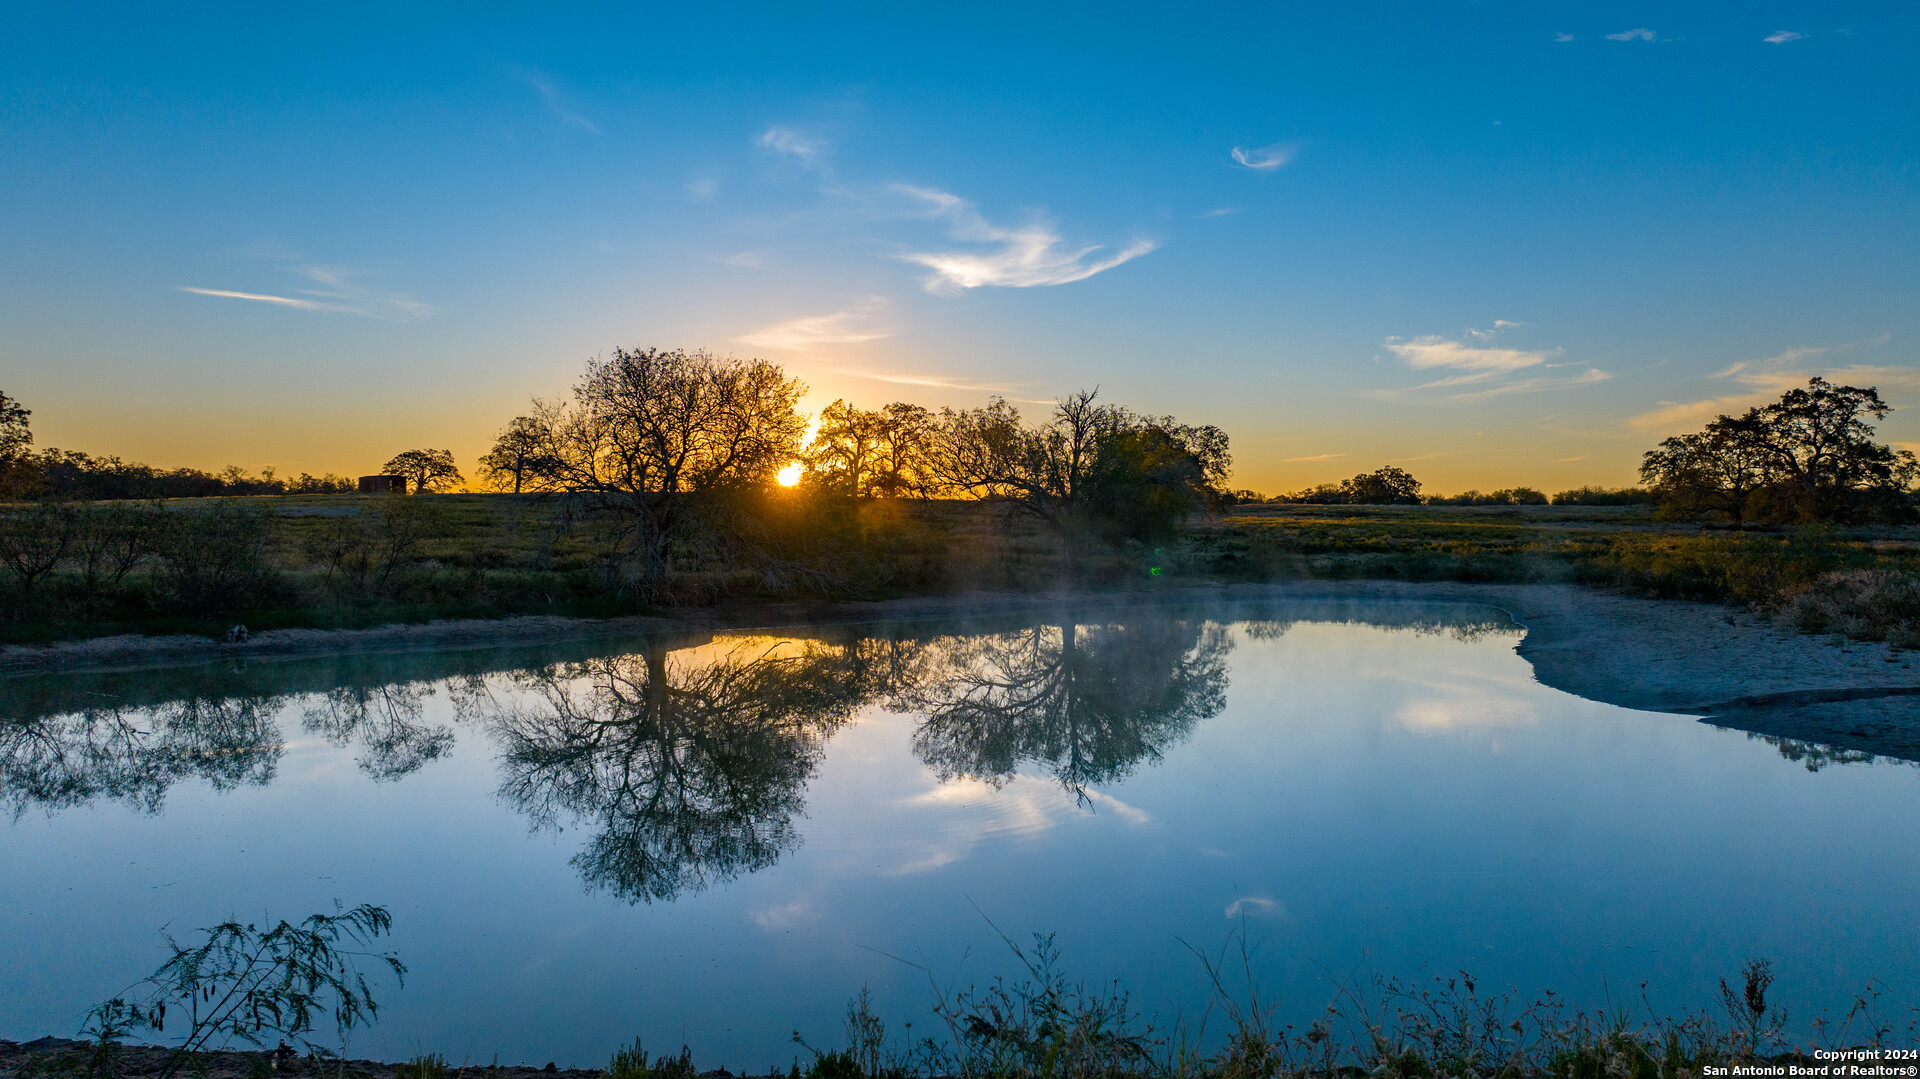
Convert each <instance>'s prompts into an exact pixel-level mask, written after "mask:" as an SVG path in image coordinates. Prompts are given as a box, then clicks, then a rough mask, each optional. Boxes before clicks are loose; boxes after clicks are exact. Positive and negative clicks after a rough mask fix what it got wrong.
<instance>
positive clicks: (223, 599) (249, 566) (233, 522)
mask: <svg viewBox="0 0 1920 1079" xmlns="http://www.w3.org/2000/svg"><path fill="white" fill-rule="evenodd" d="M272 526H273V522H272V519H271V518H269V517H268V516H267V515H266V514H265V513H263V512H260V511H257V510H251V509H246V508H243V507H240V506H236V505H232V504H230V503H221V504H218V505H216V506H214V507H213V508H212V509H209V510H202V511H199V512H196V513H181V514H178V515H177V516H173V517H172V518H171V519H169V520H168V521H166V522H165V524H164V526H163V527H162V528H160V529H159V530H158V536H157V537H156V538H157V539H158V541H159V542H158V551H157V553H158V555H159V558H160V574H159V581H158V584H159V599H160V600H161V602H163V603H165V604H168V605H170V606H173V607H175V608H177V609H178V610H180V611H181V612H184V613H187V614H233V613H238V612H240V611H244V610H247V609H248V608H251V607H255V606H258V605H261V604H264V603H267V602H270V601H272V600H274V599H276V598H278V596H279V594H280V593H281V591H282V590H283V588H284V582H283V581H282V578H281V576H280V572H279V571H278V570H277V569H275V568H274V567H273V565H272V564H271V563H270V562H269V561H268V557H267V556H268V547H269V544H270V543H271V541H272V538H273V527H272Z"/></svg>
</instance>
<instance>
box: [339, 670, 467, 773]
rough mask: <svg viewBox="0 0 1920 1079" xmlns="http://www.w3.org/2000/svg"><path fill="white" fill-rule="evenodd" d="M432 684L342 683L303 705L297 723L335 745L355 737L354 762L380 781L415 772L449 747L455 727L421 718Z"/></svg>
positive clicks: (342, 743) (431, 690) (447, 751)
mask: <svg viewBox="0 0 1920 1079" xmlns="http://www.w3.org/2000/svg"><path fill="white" fill-rule="evenodd" d="M431 696H433V686H432V685H431V684H430V683H426V682H404V683H397V684H394V685H386V686H340V687H338V688H335V689H330V690H328V691H327V692H326V693H325V694H324V695H323V696H322V697H321V698H320V702H319V703H318V704H316V705H314V706H313V707H312V708H309V709H307V711H306V715H305V716H303V717H302V720H301V725H302V726H304V727H305V728H306V729H307V730H308V731H309V732H311V733H313V734H317V735H320V736H321V737H323V738H325V739H326V740H327V741H329V742H332V743H333V744H334V745H336V746H345V745H347V744H348V743H350V742H352V741H353V740H354V739H355V738H358V739H359V741H360V745H361V746H362V755H361V756H360V757H358V758H356V760H355V763H357V764H359V765H360V769H361V770H362V771H364V772H366V773H367V775H369V776H371V777H373V780H374V782H376V783H383V782H386V781H388V780H393V779H399V778H400V777H401V776H404V775H408V774H410V773H412V772H414V771H417V770H418V769H419V767H420V766H421V765H423V764H425V763H427V762H428V761H430V760H436V759H438V758H440V757H442V756H445V755H446V754H447V753H449V752H451V751H452V749H453V728H451V727H448V726H447V725H445V724H443V723H441V724H429V723H423V722H421V717H422V715H424V714H425V712H426V699H427V698H428V697H431Z"/></svg>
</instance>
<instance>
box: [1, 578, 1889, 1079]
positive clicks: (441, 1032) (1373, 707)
mask: <svg viewBox="0 0 1920 1079" xmlns="http://www.w3.org/2000/svg"><path fill="white" fill-rule="evenodd" d="M1520 633H1521V631H1520V630H1519V629H1518V627H1515V626H1513V625H1512V624H1511V623H1510V622H1508V621H1507V620H1506V619H1505V617H1504V616H1503V615H1501V614H1499V613H1498V612H1495V611H1492V610H1490V609H1487V608H1480V607H1474V606H1467V605H1456V606H1447V605H1421V604H1408V603H1397V602H1391V601H1343V602H1338V603H1335V602H1313V601H1286V602H1280V603H1261V604H1259V605H1257V606H1249V605H1235V606H1225V605H1222V606H1219V607H1212V608H1209V607H1194V606H1181V607H1158V608H1151V607H1140V606H1133V607H1128V608H1125V609H1116V608H1107V609H1101V608H1089V609H1080V610H1062V611H1058V612H1051V613H1036V614H1034V615H1031V616H1000V617H995V618H992V619H978V620H973V621H961V622H951V623H926V624H901V625H871V626H859V627H844V626H843V627H828V628H822V629H812V630H792V631H779V632H767V633H761V634H740V635H727V636H718V637H712V638H707V637H689V638H682V639H673V640H632V641H596V642H586V643H575V644H555V645H552V646H548V647H545V648H542V649H531V650H518V651H510V650H500V651H475V652H448V653H437V654H406V655H394V656H353V657H332V658H326V659H311V660H301V661H288V662H277V663H254V664H252V665H250V666H248V667H245V668H235V667H207V668H193V669H174V670H167V671H154V672H141V673H130V674H120V675H91V676H69V677H40V678H34V679H17V680H13V681H11V682H8V683H5V684H0V813H4V817H5V820H4V821H0V864H3V865H5V866H6V867H7V871H6V872H5V873H4V874H0V955H6V956H8V957H10V958H9V962H7V963H6V964H5V965H4V967H0V1037H9V1038H18V1039H24V1038H32V1037H38V1036H40V1035H41V1034H45V1033H54V1034H59V1035H70V1034H71V1033H72V1032H73V1031H74V1030H75V1029H76V1028H77V1027H78V1025H79V1022H80V1017H81V1015H82V1013H83V1012H84V1011H85V1009H86V1008H87V1007H88V1006H90V1005H91V1004H93V1003H95V1002H97V1001H98V1000H101V999H103V998H105V997H107V996H109V995H112V994H113V993H115V992H117V991H119V990H120V989H121V988H122V987H123V986H125V985H127V984H129V983H131V982H133V981H135V980H137V979H138V978H139V977H141V976H142V975H144V974H145V973H147V972H148V971H149V970H150V969H151V968H152V967H153V966H154V965H155V964H156V963H157V962H158V961H159V960H160V959H161V958H163V957H164V953H163V952H162V951H161V948H160V943H159V936H158V930H159V928H160V927H161V926H163V925H164V926H169V927H171V929H172V930H173V931H175V932H176V933H178V932H181V931H183V930H188V929H190V928H192V927H195V926H200V925H208V924H212V923H214V922H216V921H219V920H222V919H225V918H227V917H229V916H234V917H238V918H241V919H254V920H258V919H262V918H266V917H273V918H279V917H289V918H292V917H298V916H301V915H304V914H306V913H309V912H312V911H317V910H330V909H331V906H332V903H333V902H334V900H336V899H338V900H339V901H341V902H343V903H346V904H349V905H351V904H355V903H361V902H371V903H379V904H384V905H386V906H387V907H389V908H390V909H391V910H392V912H393V914H394V920H395V935H394V938H393V947H394V948H395V950H396V951H397V952H398V953H399V954H400V955H401V957H402V958H403V959H404V960H405V961H406V962H407V964H408V965H409V967H410V968H411V972H412V973H411V975H410V977H409V979H408V982H407V985H406V987H405V989H404V990H401V991H399V992H393V991H392V990H391V989H390V987H389V989H388V992H387V993H385V994H384V995H383V997H382V1000H383V1003H384V1004H385V1005H386V1007H385V1008H384V1009H383V1011H382V1015H381V1020H380V1022H379V1024H378V1025H377V1026H376V1027H374V1028H373V1029H372V1030H370V1031H367V1032H363V1033H361V1034H360V1035H358V1036H357V1037H356V1039H355V1041H354V1042H353V1043H352V1045H351V1046H350V1047H349V1051H350V1052H351V1053H353V1054H355V1055H367V1056H374V1057H381V1058H387V1059H393V1058H401V1057H407V1056H411V1055H413V1054H415V1053H418V1052H423V1051H429V1050H431V1051H438V1052H441V1053H444V1054H445V1055H446V1056H447V1057H448V1059H449V1060H451V1061H453V1062H455V1063H459V1062H461V1061H469V1062H474V1063H486V1062H488V1061H490V1060H491V1059H492V1058H493V1056H494V1054H496V1053H497V1054H498V1055H499V1058H500V1060H501V1061H502V1062H503V1063H506V1062H513V1061H519V1060H525V1061H529V1062H532V1063H543V1062H545V1061H547V1060H556V1061H558V1062H560V1063H561V1064H563V1065H568V1064H571V1065H581V1066H598V1065H601V1064H603V1063H604V1062H605V1058H606V1056H607V1054H608V1053H609V1052H610V1051H611V1050H612V1049H613V1048H614V1047H615V1046H616V1045H619V1044H621V1043H623V1042H626V1041H630V1040H631V1038H632V1037H633V1036H635V1035H639V1036H640V1037H642V1038H643V1039H645V1041H646V1043H647V1045H648V1047H649V1048H653V1049H658V1050H669V1049H677V1047H678V1046H679V1045H680V1044H681V1043H682V1042H684V1043H686V1044H688V1045H690V1046H691V1047H692V1049H693V1053H694V1059H695V1061H696V1062H697V1063H698V1064H700V1066H702V1067H716V1066H721V1065H725V1066H727V1067H729V1068H732V1069H734V1070H735V1071H740V1070H743V1069H744V1070H748V1071H759V1070H762V1069H764V1068H766V1067H768V1066H769V1065H773V1064H778V1065H781V1066H782V1067H784V1066H785V1064H786V1063H787V1062H788V1061H790V1060H791V1059H792V1058H793V1055H794V1051H795V1049H796V1047H795V1046H793V1045H792V1044H791V1042H790V1040H789V1035H790V1032H791V1031H793V1030H795V1029H798V1030H799V1031H801V1033H803V1034H804V1035H806V1036H807V1038H808V1039H809V1041H811V1042H813V1043H814V1044H815V1045H823V1046H824V1045H833V1044H838V1042H839V1040H840V1038H841V1030H840V1017H841V1014H842V1012H843V1010H844V1005H845V1001H846V998H847V997H849V996H851V995H852V994H854V993H855V992H857V991H858V990H859V988H860V987H861V985H862V984H869V985H871V987H872V989H873V992H874V996H875V999H876V1005H877V1010H878V1011H879V1013H880V1014H881V1015H882V1016H883V1017H884V1018H885V1019H887V1021H888V1022H889V1024H890V1025H891V1026H892V1029H893V1030H894V1031H895V1032H896V1033H904V1032H903V1031H902V1030H901V1026H900V1025H901V1024H903V1023H905V1022H912V1023H913V1028H912V1031H911V1033H912V1035H913V1036H916V1037H917V1036H919V1035H923V1034H930V1033H935V1031H934V1030H933V1029H932V1026H933V1022H934V1020H933V1017H932V1015H931V1014H930V1012H929V1008H928V1005H929V1003H930V1001H931V990H930V985H929V978H930V977H931V978H932V979H933V980H934V981H937V982H938V984H940V985H943V986H945V985H954V984H957V985H965V984H967V983H968V982H985V981H986V980H988V979H990V978H991V977H992V976H993V975H995V974H1000V973H1010V972H1011V969H1012V968H1013V966H1014V964H1013V963H1012V961H1011V957H1010V956H1009V954H1008V953H1007V951H1006V948H1005V946H1004V944H1002V943H1001V942H1000V940H999V938H998V937H997V935H996V930H995V927H998V929H999V930H1001V931H1004V932H1006V933H1007V934H1008V935H1009V936H1012V937H1014V938H1015V939H1018V940H1023V941H1024V940H1025V939H1026V937H1027V934H1028V933H1030V932H1035V931H1038V932H1054V933H1057V939H1058V942H1059V944H1060V945H1061V948H1062V950H1063V952H1064V956H1065V961H1066V965H1067V968H1068V970H1069V971H1070V972H1071V973H1073V974H1075V975H1077V976H1083V977H1085V978H1087V979H1088V980H1089V981H1101V980H1104V979H1107V978H1116V977H1117V978H1119V979H1121V980H1122V981H1123V982H1124V983H1125V985H1126V986H1127V987H1129V988H1130V989H1131V990H1132V991H1133V992H1134V995H1135V1000H1136V1003H1138V1004H1139V1005H1140V1006H1141V1007H1142V1008H1143V1009H1144V1010H1145V1011H1147V1012H1149V1013H1152V1014H1156V1015H1157V1016H1158V1017H1159V1018H1160V1020H1161V1021H1162V1022H1163V1023H1171V1022H1173V1021H1176V1020H1177V1019H1181V1018H1184V1019H1186V1020H1188V1021H1190V1022H1191V1021H1197V1020H1198V1018H1199V1017H1200V1015H1201V1014H1202V1012H1203V1011H1204V1009H1205V1006H1206V1002H1207V990H1206V985H1205V979H1204V972H1203V970H1202V969H1201V965H1200V963H1199V962H1198V961H1197V960H1196V959H1195V958H1194V957H1193V955H1192V954H1191V953H1190V952H1189V951H1188V949H1187V947H1186V946H1185V944H1191V945H1194V946H1196V947H1199V948H1202V949H1207V950H1213V949H1217V948H1219V947H1220V946H1221V945H1223V944H1225V943H1226V941H1227V940H1228V937H1229V935H1230V934H1231V933H1233V932H1234V931H1236V929H1240V928H1244V930H1245V932H1246V933H1247V934H1248V936H1249V937H1250V938H1251V939H1252V940H1253V941H1255V942H1256V943H1258V944H1259V945H1260V950H1259V951H1258V953H1257V969H1258V974H1259V977H1260V979H1261V982H1262V987H1263V991H1264V994H1265V995H1266V996H1267V997H1269V998H1271V999H1274V1000H1278V1001H1281V1002H1282V1004H1283V1013H1284V1017H1285V1018H1286V1019H1287V1020H1289V1021H1299V1022H1304V1021H1306V1020H1308V1019H1310V1018H1312V1017H1313V1016H1315V1015H1317V1013H1318V1012H1319V1010H1320V1008H1321V1007H1322V1006H1323V1005H1324V1004H1325V1003H1326V1002H1327V1000H1328V999H1329V998H1330V997H1331V996H1332V995H1333V993H1334V991H1335V988H1336V986H1335V981H1336V980H1337V979H1338V978H1341V977H1347V976H1350V975H1351V974H1352V973H1353V972H1355V971H1361V972H1379V973H1386V974H1398V975H1403V976H1405V975H1413V976H1416V977H1419V976H1422V975H1423V973H1424V972H1432V973H1447V972H1451V971H1454V970H1457V969H1466V970H1469V971H1471V972H1473V973H1474V974H1475V975H1476V976H1478V977H1479V979H1480V981H1481V982H1482V984H1483V985H1489V986H1495V987H1507V986H1513V987H1517V988H1518V989H1519V990H1521V991H1522V992H1523V993H1527V994H1533V993H1537V992H1539V991H1541V990H1545V989H1554V990H1557V991H1559V992H1561V993H1563V994H1565V995H1567V996H1569V997H1571V998H1572V999H1573V1000H1574V1001H1575V1002H1576V1003H1579V1004H1582V1005H1587V1006H1594V1005H1599V1004H1602V1003H1604V1002H1605V1001H1606V1000H1607V999H1609V994H1610V995H1611V999H1613V1000H1614V1001H1615V1002H1620V1001H1623V1000H1629V999H1634V998H1637V996H1638V993H1639V989H1638V987H1639V985H1640V984H1641V982H1643V981H1645V982H1648V983H1649V988H1648V992H1649V994H1650V998H1651V1000H1652V1003H1653V1004H1654V1005H1655V1006H1656V1007H1658V1008H1661V1009H1679V1008H1681V1007H1686V1006H1698V1005H1702V1004H1704V1003H1706V1002H1707V1000H1708V996H1709V994H1710V992H1711V991H1712V989H1713V987H1714V985H1715V983H1716V980H1717V979H1718V978H1719V977H1722V976H1730V975H1732V974H1733V973H1734V972H1735V970H1736V969H1737V968H1738V966H1739V964H1740V963H1741V961H1742V960H1744V959H1746V958H1747V957H1749V956H1765V957H1770V958H1772V959H1773V960H1774V961H1775V963H1776V967H1777V969H1778V972H1779V975H1780V978H1779V982H1778V985H1777V988H1776V991H1775V992H1776V993H1777V994H1778V995H1779V999H1780V1000H1782V1001H1784V1002H1785V1003H1786V1004H1787V1005H1788V1007H1789V1008H1790V1010H1791V1012H1792V1014H1793V1016H1794V1018H1795V1021H1796V1024H1798V1023H1799V1022H1802V1021H1805V1020H1808V1019H1811V1018H1812V1017H1813V1016H1814V1015H1815V1014H1817V1013H1818V1012H1819V1010H1820V1009H1822V1008H1826V1009H1829V1010H1835V1011H1841V1010H1844V1009H1845V1007H1846V1005H1847V1004H1848V1003H1850V1001H1851V999H1852V994H1854V993H1855V992H1858V991H1859V990H1860V989H1861V988H1862V987H1863V986H1864V985H1865V984H1866V983H1867V982H1868V980H1869V979H1872V978H1876V977H1877V978H1880V979H1882V980H1883V981H1884V982H1885V983H1886V986H1887V988H1888V990H1889V996H1890V997H1891V998H1893V999H1902V1000H1912V999H1916V998H1920V975H1916V973H1915V972H1916V971H1920V943H1916V940H1915V938H1914V936H1913V934H1912V932H1911V928H1912V925H1913V922H1914V917H1915V915H1916V913H1920V859H1915V858H1914V857H1913V853H1914V850H1915V846H1916V841H1917V840H1920V770H1916V769H1915V768H1914V767H1913V766H1912V765H1911V764H1910V763H1909V762H1902V761H1892V760H1886V759H1881V760H1875V761H1860V760H1854V761H1842V762H1839V763H1828V762H1827V759H1826V758H1824V757H1822V756H1821V755H1820V754H1818V753H1817V752H1812V753H1810V752H1809V749H1810V748H1811V749H1817V747H1804V746H1796V745H1786V746H1781V745H1776V744H1773V743H1770V742H1768V741H1765V740H1761V739H1757V738H1752V737H1749V736H1747V735H1745V734H1742V733H1740V732H1738V731H1732V730H1725V729H1721V728H1717V727H1714V726H1711V725H1708V724H1704V723H1701V722H1698V721H1696V720H1694V719H1691V718H1688V717H1680V716H1667V715H1659V714H1653V713H1643V712H1632V711H1627V710H1624V709H1619V708H1615V707H1611V706H1608V705H1604V704H1599V703H1595V702H1591V701H1586V700H1582V699H1579V698H1576V697H1572V696H1568V695H1566V694H1563V693H1560V692H1557V691H1555V690H1552V689H1549V688H1547V687H1544V686H1542V685H1540V684H1539V683H1538V682H1537V681H1535V680H1534V678H1533V675H1532V671H1531V669H1530V668H1529V666H1528V665H1527V663H1526V662H1525V661H1524V660H1523V659H1521V658H1520V657H1519V656H1517V655H1516V654H1515V653H1514V651H1513V648H1514V645H1515V644H1516V643H1517V642H1518V640H1519V637H1520ZM1809 762H1811V764H1813V765H1820V766H1819V767H1811V766H1810V764H1809ZM989 920H990V923H991V924H990V923H989ZM1183 942H1185V944H1183Z"/></svg>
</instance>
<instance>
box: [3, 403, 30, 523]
mask: <svg viewBox="0 0 1920 1079" xmlns="http://www.w3.org/2000/svg"><path fill="white" fill-rule="evenodd" d="M32 415H33V412H32V411H31V410H30V409H28V408H26V407H24V406H23V405H21V404H20V402H19V401H16V400H14V399H13V398H11V397H8V396H7V395H6V394H5V393H0V499H8V498H19V497H21V496H22V495H25V494H28V493H30V491H31V489H32V487H33V486H34V484H33V479H34V475H33V473H34V469H33V457H32V451H33V428H32V426H31V425H30V424H29V423H28V419H29V417H31V416H32Z"/></svg>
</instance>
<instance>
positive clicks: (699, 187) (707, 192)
mask: <svg viewBox="0 0 1920 1079" xmlns="http://www.w3.org/2000/svg"><path fill="white" fill-rule="evenodd" d="M719 193H720V181H718V180H716V179H714V178H713V177H711V176H702V177H700V178H698V179H695V180H688V181H687V194H688V195H690V196H692V197H693V201H695V202H707V201H709V200H711V199H712V198H713V197H714V196H715V195H718V194H719Z"/></svg>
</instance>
